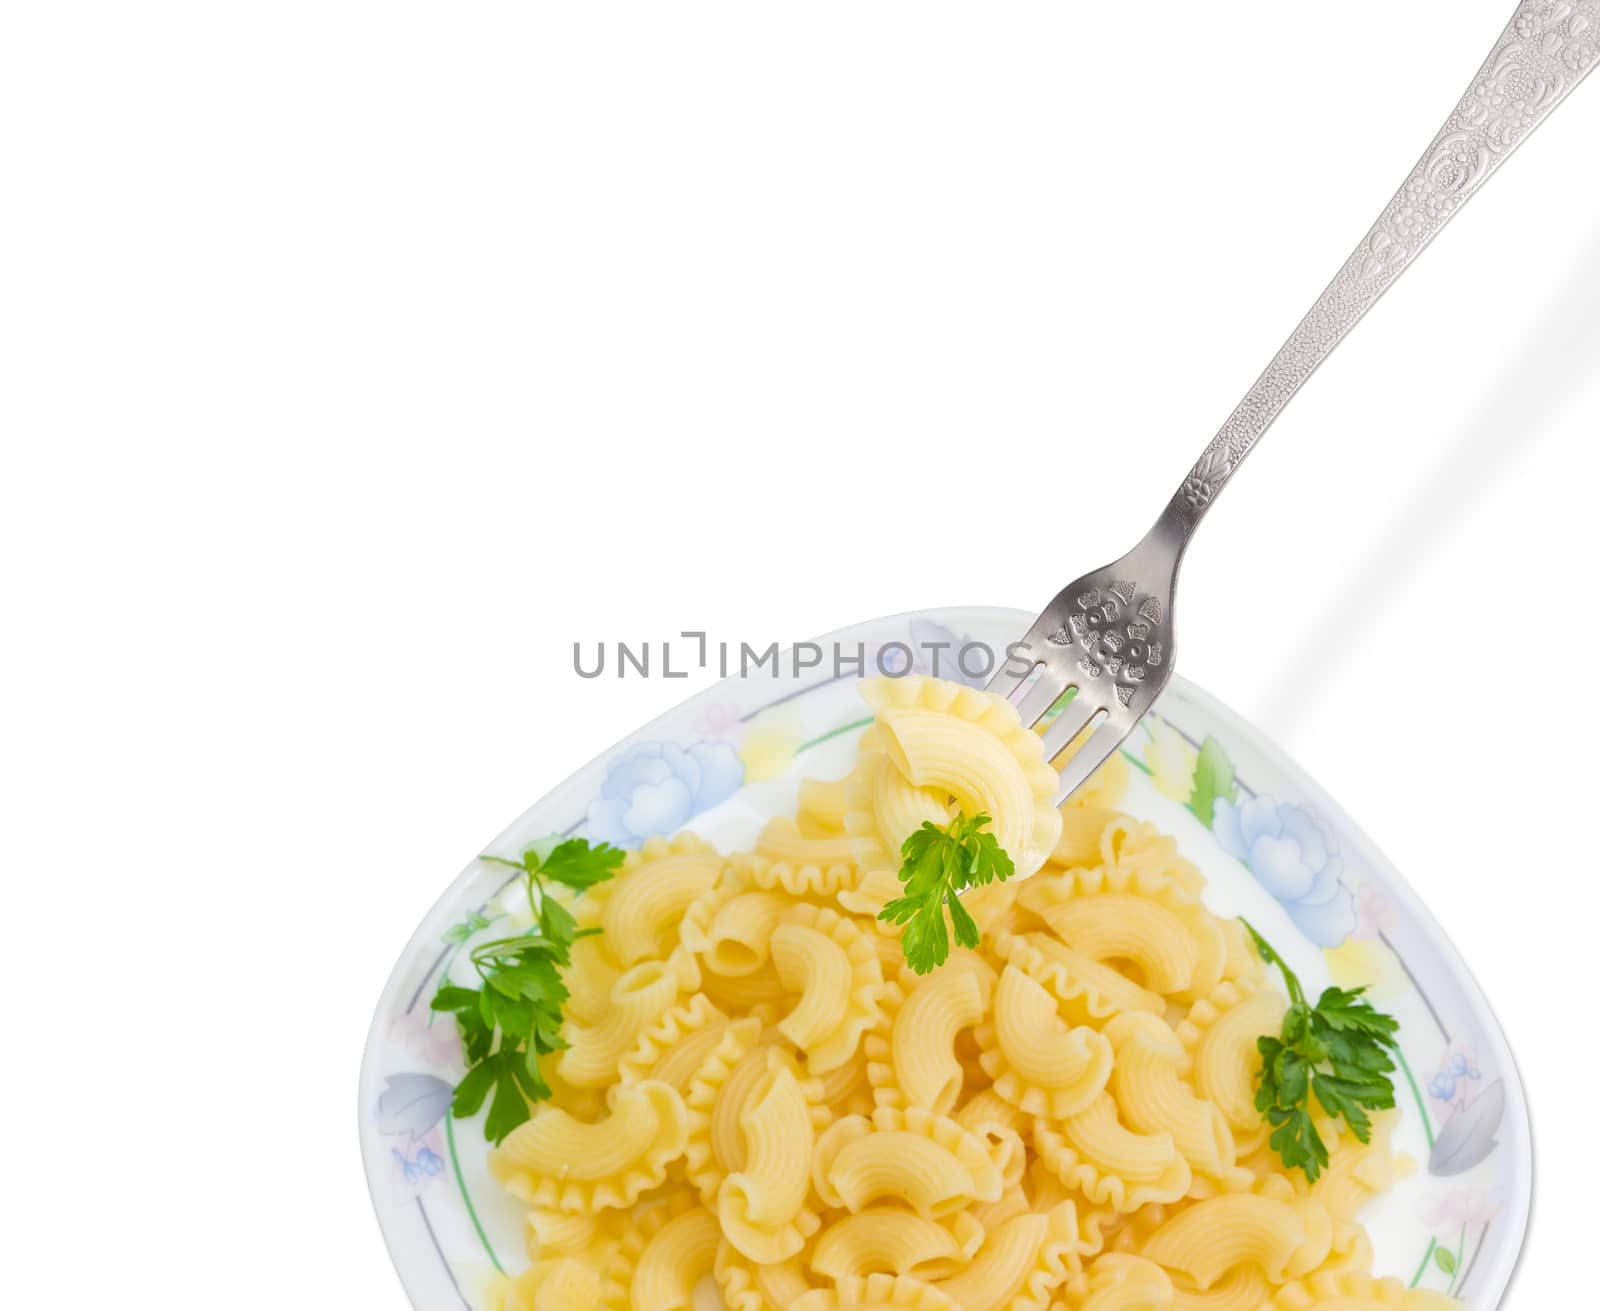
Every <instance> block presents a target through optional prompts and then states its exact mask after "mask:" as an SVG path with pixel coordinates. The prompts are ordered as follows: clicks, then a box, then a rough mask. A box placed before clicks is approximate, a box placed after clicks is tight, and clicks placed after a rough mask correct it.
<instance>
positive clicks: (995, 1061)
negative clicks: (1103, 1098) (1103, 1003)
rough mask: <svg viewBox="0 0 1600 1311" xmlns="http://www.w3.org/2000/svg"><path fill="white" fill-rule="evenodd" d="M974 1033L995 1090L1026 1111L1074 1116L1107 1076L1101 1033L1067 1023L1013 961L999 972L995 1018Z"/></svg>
mask: <svg viewBox="0 0 1600 1311" xmlns="http://www.w3.org/2000/svg"><path fill="white" fill-rule="evenodd" d="M977 1037H978V1043H979V1046H980V1047H981V1048H982V1049H983V1057H982V1059H983V1068H984V1069H985V1070H986V1071H987V1072H988V1074H989V1077H990V1078H992V1079H993V1080H994V1090H995V1092H997V1093H998V1094H999V1095H1000V1096H1001V1097H1003V1098H1005V1099H1006V1101H1008V1102H1010V1103H1011V1104H1012V1105H1014V1106H1019V1107H1021V1108H1022V1109H1023V1110H1024V1111H1027V1112H1028V1113H1029V1114H1031V1115H1050V1116H1054V1117H1055V1118H1057V1119H1064V1118H1065V1117H1067V1116H1069V1115H1076V1114H1077V1113H1078V1112H1079V1111H1082V1110H1084V1109H1086V1108H1087V1107H1088V1106H1089V1105H1090V1104H1091V1103H1093V1101H1094V1099H1095V1098H1096V1097H1098V1096H1099V1095H1100V1093H1101V1092H1103V1091H1104V1089H1105V1086H1106V1081H1107V1080H1108V1079H1109V1078H1110V1077H1111V1063H1112V1050H1111V1044H1110V1043H1109V1042H1107V1041H1106V1039H1105V1037H1104V1036H1103V1035H1101V1034H1099V1033H1097V1032H1095V1031H1094V1030H1093V1029H1090V1028H1087V1027H1084V1026H1078V1027H1073V1026H1070V1025H1068V1024H1066V1023H1065V1022H1064V1021H1063V1020H1062V1018H1061V1016H1060V1015H1059V1014H1058V1013H1057V1010H1056V1000H1055V998H1054V997H1052V996H1051V995H1050V993H1049V992H1047V991H1046V990H1045V989H1044V987H1042V986H1041V985H1040V984H1038V983H1036V982H1035V981H1034V980H1033V979H1031V978H1029V977H1028V975H1027V974H1025V973H1023V972H1022V971H1021V970H1019V969H1018V968H1017V967H1016V966H1014V965H1007V966H1006V968H1005V970H1004V971H1003V972H1002V973H1001V975H1000V982H999V984H998V985H997V986H996V988H995V992H994V1020H993V1022H992V1023H988V1024H985V1025H984V1026H983V1027H982V1028H980V1029H979V1030H978V1034H977Z"/></svg>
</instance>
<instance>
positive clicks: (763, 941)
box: [681, 881, 794, 978]
mask: <svg viewBox="0 0 1600 1311" xmlns="http://www.w3.org/2000/svg"><path fill="white" fill-rule="evenodd" d="M793 905H794V900H793V898H791V897H789V896H787V895H786V894H785V893H782V892H763V891H759V890H756V891H748V892H747V891H745V890H743V889H742V888H740V887H739V885H738V884H736V883H733V882H731V881H729V882H725V883H720V884H718V885H717V886H716V887H715V888H712V889H711V890H710V891H708V892H706V893H703V894H702V895H701V896H700V897H699V898H697V899H696V900H695V902H694V904H693V905H692V906H690V907H689V909H688V910H687V911H686V912H685V913H684V916H683V924H682V926H681V932H682V935H683V945H684V946H685V947H687V948H688V949H689V950H690V951H692V952H694V953H695V955H697V956H700V957H701V958H702V959H703V960H704V962H705V966H706V968H707V969H708V970H712V971H714V972H715V973H717V974H722V975H726V976H729V977H732V978H737V977H739V976H740V975H743V974H754V973H755V972H756V971H757V970H759V969H760V968H761V967H762V966H763V965H765V964H766V963H767V960H768V958H769V955H770V944H771V940H772V931H773V930H774V929H775V928H777V927H778V921H780V920H781V919H782V918H783V916H784V914H785V912H787V911H788V910H789V908H790V907H791V906H793Z"/></svg>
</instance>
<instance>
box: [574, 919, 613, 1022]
mask: <svg viewBox="0 0 1600 1311" xmlns="http://www.w3.org/2000/svg"><path fill="white" fill-rule="evenodd" d="M588 927H590V928H598V927H599V926H598V925H596V924H591V925H588ZM621 977H622V968H621V967H620V966H619V965H617V964H616V963H615V962H614V961H613V960H612V959H611V958H610V957H609V956H607V955H606V952H605V948H604V947H602V946H601V945H600V937H599V936H598V935H596V936H589V937H583V938H579V939H578V940H577V941H576V942H574V943H573V944H572V964H571V965H570V966H569V967H568V969H567V973H566V985H567V991H568V994H569V995H568V997H567V1000H566V1003H565V1004H564V1005H563V1006H562V1008H561V1009H562V1012H563V1013H564V1014H565V1015H566V1017H567V1018H568V1019H569V1020H574V1021H576V1022H578V1023H579V1024H595V1023H598V1022H599V1020H600V1018H601V1017H602V1016H603V1015H604V1014H605V1013H606V1010H607V1008H608V1007H609V1006H610V1004H611V989H612V987H613V986H614V985H615V984H616V982H617V980H618V979H620V978H621Z"/></svg>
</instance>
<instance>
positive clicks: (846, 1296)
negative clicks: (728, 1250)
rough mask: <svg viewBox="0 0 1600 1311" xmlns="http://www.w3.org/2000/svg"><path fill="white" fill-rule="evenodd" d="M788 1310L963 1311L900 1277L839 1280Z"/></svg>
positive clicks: (927, 1288) (942, 1296)
mask: <svg viewBox="0 0 1600 1311" xmlns="http://www.w3.org/2000/svg"><path fill="white" fill-rule="evenodd" d="M791 1311H965V1308H963V1307H961V1306H960V1305H959V1304H957V1303H956V1302H954V1301H952V1300H951V1299H950V1298H949V1297H948V1296H947V1295H946V1294H944V1293H941V1292H940V1291H939V1290H938V1289H937V1288H935V1287H934V1286H933V1285H932V1284H927V1283H924V1282H923V1281H922V1280H920V1279H911V1278H908V1277H906V1276H904V1275H868V1276H866V1278H864V1279H841V1280H840V1281H839V1282H838V1283H837V1284H836V1285H835V1286H834V1287H832V1288H814V1289H812V1290H811V1291H810V1292H809V1293H806V1294H804V1295H803V1296H801V1297H798V1298H796V1299H795V1301H794V1303H793V1304H792V1308H791Z"/></svg>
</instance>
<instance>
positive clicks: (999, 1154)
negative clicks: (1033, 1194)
mask: <svg viewBox="0 0 1600 1311" xmlns="http://www.w3.org/2000/svg"><path fill="white" fill-rule="evenodd" d="M1026 1120H1027V1117H1026V1116H1025V1115H1023V1113H1022V1112H1021V1111H1020V1110H1018V1109H1017V1108H1016V1107H1015V1106H1013V1105H1012V1104H1011V1103H1010V1102H1008V1101H1006V1099H1005V1098H1004V1097H1002V1096H1000V1094H999V1093H997V1092H995V1091H994V1089H992V1088H985V1089H984V1090H983V1091H982V1092H980V1093H976V1094H974V1095H973V1096H972V1097H970V1098H968V1099H967V1101H966V1103H965V1104H964V1105H963V1106H962V1107H961V1109H960V1110H959V1111H957V1112H956V1114H955V1121H956V1123H957V1124H959V1125H960V1126H961V1127H962V1128H963V1129H965V1130H966V1131H967V1132H968V1133H970V1134H975V1135H976V1136H977V1137H978V1138H979V1139H981V1140H982V1141H983V1143H984V1144H985V1146H987V1147H988V1149H989V1156H990V1158H991V1159H992V1160H993V1161H994V1162H995V1164H996V1165H998V1166H999V1167H1000V1177H1001V1179H1002V1181H1003V1182H1004V1184H1005V1186H1006V1188H1008V1189H1014V1188H1016V1186H1017V1185H1018V1184H1019V1183H1020V1182H1021V1181H1022V1175H1023V1172H1024V1171H1025V1170H1026V1169H1027V1167H1028V1149H1027V1145H1026V1144H1025V1143H1024V1142H1023V1140H1022V1131H1023V1129H1024V1127H1025V1122H1026Z"/></svg>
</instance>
